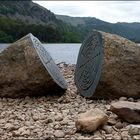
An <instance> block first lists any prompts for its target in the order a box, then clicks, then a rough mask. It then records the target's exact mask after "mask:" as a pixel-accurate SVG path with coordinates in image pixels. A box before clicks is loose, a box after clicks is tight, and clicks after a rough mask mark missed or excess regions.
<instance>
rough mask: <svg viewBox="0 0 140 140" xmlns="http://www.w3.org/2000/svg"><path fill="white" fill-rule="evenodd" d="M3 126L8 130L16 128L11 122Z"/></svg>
mask: <svg viewBox="0 0 140 140" xmlns="http://www.w3.org/2000/svg"><path fill="white" fill-rule="evenodd" d="M4 128H6V129H7V130H9V131H11V130H15V129H16V128H15V126H14V125H13V124H11V123H6V124H5V127H4Z"/></svg>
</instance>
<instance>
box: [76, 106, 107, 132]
mask: <svg viewBox="0 0 140 140" xmlns="http://www.w3.org/2000/svg"><path fill="white" fill-rule="evenodd" d="M107 120H108V117H107V115H106V114H105V113H104V112H103V111H102V110H99V109H98V108H95V109H92V110H89V111H87V112H85V113H82V114H80V116H79V117H78V119H77V120H76V122H75V126H76V128H77V130H78V131H83V132H94V131H95V130H96V129H97V128H99V127H101V126H102V125H104V124H105V123H106V122H107Z"/></svg>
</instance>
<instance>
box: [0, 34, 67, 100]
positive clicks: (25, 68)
mask: <svg viewBox="0 0 140 140" xmlns="http://www.w3.org/2000/svg"><path fill="white" fill-rule="evenodd" d="M66 89H67V83H66V81H65V79H64V78H63V76H62V74H61V73H60V71H59V68H58V66H57V65H56V64H55V63H54V61H53V59H52V58H51V56H50V55H49V53H48V52H47V51H46V49H45V48H44V47H43V45H42V44H41V42H40V41H39V40H38V39H37V38H36V37H34V36H33V35H32V34H28V35H26V36H24V37H23V38H21V39H20V40H18V41H16V42H15V43H13V44H11V45H10V46H9V47H8V48H6V49H5V50H3V51H2V52H0V97H9V98H16V97H26V96H39V95H47V94H49V93H57V94H58V93H60V92H63V91H65V90H66Z"/></svg>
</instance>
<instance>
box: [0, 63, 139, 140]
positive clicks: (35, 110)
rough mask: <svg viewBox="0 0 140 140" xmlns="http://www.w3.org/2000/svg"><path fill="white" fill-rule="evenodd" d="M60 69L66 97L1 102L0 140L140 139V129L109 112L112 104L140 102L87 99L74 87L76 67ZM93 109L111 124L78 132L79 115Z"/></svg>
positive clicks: (51, 96) (29, 98)
mask: <svg viewBox="0 0 140 140" xmlns="http://www.w3.org/2000/svg"><path fill="white" fill-rule="evenodd" d="M59 67H60V70H61V72H62V73H63V75H64V77H65V78H66V81H67V82H68V89H67V91H66V92H65V93H64V94H63V95H61V96H60V95H59V96H58V95H56V94H54V95H46V96H41V97H28V96H27V97H25V98H18V99H11V98H0V139H54V140H55V139H72V140H73V139H77V140H81V139H85V140H94V139H96V140H102V139H107V140H112V139H114V140H116V139H117V140H121V139H122V140H127V139H129V140H131V139H136V140H138V139H140V128H139V127H140V125H132V124H129V123H128V122H125V121H123V120H121V119H120V118H118V116H117V115H116V114H114V113H112V112H111V111H110V110H109V108H110V103H111V102H115V101H118V100H128V101H132V102H140V99H138V100H134V99H133V98H128V99H127V98H125V97H121V98H120V99H115V100H91V99H86V98H84V97H82V96H80V95H79V93H77V88H76V86H75V84H74V69H75V65H66V64H60V65H59ZM94 108H99V109H101V110H103V111H104V112H105V113H106V114H107V116H108V122H107V123H106V124H105V125H104V126H102V127H101V128H99V129H97V130H96V131H95V132H93V133H83V132H79V131H77V130H76V127H75V120H76V119H77V117H78V115H79V114H81V113H85V112H86V111H87V110H90V109H94Z"/></svg>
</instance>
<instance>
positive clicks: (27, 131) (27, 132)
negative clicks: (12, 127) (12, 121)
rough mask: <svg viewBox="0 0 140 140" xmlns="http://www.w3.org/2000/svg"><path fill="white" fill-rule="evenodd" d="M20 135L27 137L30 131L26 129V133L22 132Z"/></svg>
mask: <svg viewBox="0 0 140 140" xmlns="http://www.w3.org/2000/svg"><path fill="white" fill-rule="evenodd" d="M21 135H27V136H29V135H30V130H29V129H28V130H26V131H23V132H22V133H21Z"/></svg>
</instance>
